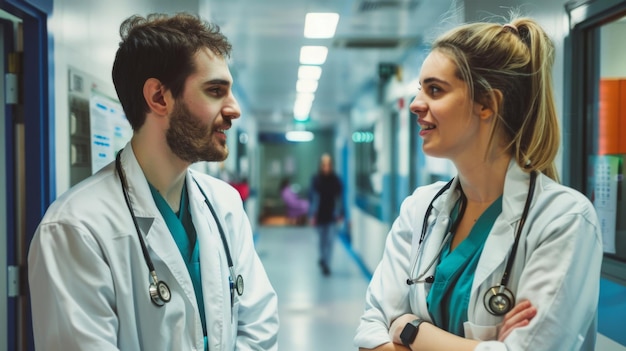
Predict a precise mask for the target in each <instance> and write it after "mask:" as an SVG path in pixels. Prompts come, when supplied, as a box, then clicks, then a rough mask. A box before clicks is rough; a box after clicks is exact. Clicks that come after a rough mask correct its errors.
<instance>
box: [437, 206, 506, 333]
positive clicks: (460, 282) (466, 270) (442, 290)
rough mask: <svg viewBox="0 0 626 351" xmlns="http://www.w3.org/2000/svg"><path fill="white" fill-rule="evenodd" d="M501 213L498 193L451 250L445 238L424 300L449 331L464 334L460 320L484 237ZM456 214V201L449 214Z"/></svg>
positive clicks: (463, 312)
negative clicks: (433, 278)
mask: <svg viewBox="0 0 626 351" xmlns="http://www.w3.org/2000/svg"><path fill="white" fill-rule="evenodd" d="M501 212H502V196H500V197H499V198H498V199H497V200H496V201H494V202H493V203H492V204H491V205H490V206H489V208H487V210H485V212H483V214H482V215H481V216H480V217H479V218H478V220H477V221H476V223H474V226H473V227H472V230H471V231H470V233H469V235H468V236H467V238H465V240H463V241H462V242H461V243H460V244H459V245H458V246H457V247H456V248H455V249H454V250H453V251H450V243H451V241H452V240H448V242H447V243H446V244H445V246H444V248H443V251H442V253H441V257H440V258H439V264H438V265H437V268H436V270H435V281H434V282H433V284H432V286H431V289H430V291H429V293H428V297H427V299H426V301H427V303H428V312H429V313H430V316H431V318H432V321H433V322H434V324H435V325H436V326H438V327H440V328H442V329H445V330H447V331H448V332H450V333H454V334H456V335H458V336H461V337H464V336H465V331H464V328H463V323H465V322H466V321H467V309H468V305H469V299H470V292H471V289H472V282H473V281H474V272H475V271H476V267H477V266H478V260H479V259H480V255H481V253H482V251H483V247H484V245H485V241H486V240H487V236H488V235H489V232H490V231H491V228H492V227H493V224H494V222H495V221H496V218H497V217H498V215H500V213H501ZM456 216H458V204H457V205H456V206H455V208H454V210H453V212H452V217H453V218H455V217H456Z"/></svg>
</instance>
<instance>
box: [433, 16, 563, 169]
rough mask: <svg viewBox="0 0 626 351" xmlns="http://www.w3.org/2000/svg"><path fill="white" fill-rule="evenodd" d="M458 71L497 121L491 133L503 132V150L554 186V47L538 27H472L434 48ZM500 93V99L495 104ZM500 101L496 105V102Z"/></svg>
mask: <svg viewBox="0 0 626 351" xmlns="http://www.w3.org/2000/svg"><path fill="white" fill-rule="evenodd" d="M432 49H433V50H438V51H439V52H441V53H443V54H445V55H446V56H447V57H449V58H450V59H451V60H452V61H453V62H454V63H455V64H456V66H457V76H458V78H459V79H461V80H463V81H465V82H466V83H467V84H468V89H469V93H470V96H471V98H472V100H474V101H476V102H478V103H482V104H485V105H488V106H489V107H490V108H492V109H493V110H494V112H495V115H496V116H497V118H496V121H495V123H494V125H493V129H492V131H491V136H490V140H489V145H490V147H491V146H493V143H494V135H495V132H496V131H502V133H503V135H504V137H505V141H506V143H507V144H506V151H507V152H510V153H511V155H512V156H513V157H514V158H515V160H516V161H517V163H518V164H519V165H520V166H521V167H522V168H524V169H525V170H527V171H528V172H530V171H532V170H538V171H540V172H542V173H544V174H545V175H547V176H548V177H550V178H552V179H554V180H557V181H558V173H557V170H556V167H555V164H554V159H555V158H556V154H557V152H558V148H559V145H560V132H559V125H558V119H557V116H556V108H555V105H554V96H553V91H552V76H551V72H552V65H553V63H554V44H553V43H552V40H551V39H550V38H549V37H548V35H547V34H546V33H545V31H544V30H543V29H542V28H541V26H539V24H538V23H537V22H535V21H534V20H532V19H530V18H517V19H514V20H512V21H510V23H508V24H506V25H501V24H495V23H484V22H482V23H470V24H465V25H462V26H460V27H457V28H454V29H452V30H450V31H448V32H447V33H445V34H443V35H442V36H440V37H439V38H438V39H437V40H435V42H434V43H433V47H432ZM497 91H499V92H500V93H501V94H502V95H501V97H502V98H501V99H498V93H497ZM496 102H498V103H496Z"/></svg>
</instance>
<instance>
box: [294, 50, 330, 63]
mask: <svg viewBox="0 0 626 351" xmlns="http://www.w3.org/2000/svg"><path fill="white" fill-rule="evenodd" d="M326 55H328V48H327V47H325V46H303V47H302V48H301V49H300V63H301V64H303V65H321V64H323V63H324V62H326Z"/></svg>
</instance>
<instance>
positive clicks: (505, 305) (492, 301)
mask: <svg viewBox="0 0 626 351" xmlns="http://www.w3.org/2000/svg"><path fill="white" fill-rule="evenodd" d="M536 180H537V172H536V171H532V172H530V185H529V187H528V194H527V196H526V203H525V204H524V210H523V211H522V217H521V219H520V221H519V223H518V226H517V231H516V234H515V241H514V242H513V246H512V248H511V255H510V256H509V258H508V260H507V263H506V267H505V269H504V273H503V274H502V279H501V280H500V284H499V285H496V286H493V287H491V288H490V289H488V290H487V293H485V296H484V299H483V300H484V301H483V302H484V303H485V307H486V308H487V311H488V312H489V313H491V314H493V315H496V316H500V315H504V314H505V313H507V312H508V311H510V310H511V309H512V308H513V304H514V303H515V296H514V294H513V293H512V292H511V291H510V290H509V289H508V288H507V284H508V282H509V275H510V272H511V269H512V268H513V262H514V261H515V255H516V253H517V247H518V245H519V240H520V237H521V234H522V228H523V227H524V224H525V222H526V218H527V217H528V211H529V210H530V205H531V202H532V198H533V194H534V192H535V183H536ZM453 181H454V178H453V179H452V180H450V181H449V182H448V183H446V185H444V186H443V187H442V188H441V189H440V190H439V191H438V192H437V194H435V196H434V197H433V199H432V200H431V202H430V204H428V208H427V209H426V215H425V216H424V222H423V224H422V232H421V235H420V239H419V248H421V246H422V242H423V241H424V239H425V238H426V231H427V228H428V218H429V217H430V214H431V212H432V210H433V204H434V202H435V200H436V199H437V198H438V197H439V196H441V195H442V194H443V193H444V192H445V191H446V190H448V189H449V188H450V186H451V185H452V182H453ZM461 196H462V204H461V212H460V213H459V216H457V219H456V220H455V222H454V223H453V225H452V228H451V230H450V231H448V234H446V236H445V237H444V239H443V241H442V243H441V245H440V247H439V249H438V253H437V255H436V257H435V259H434V260H433V261H432V262H431V263H430V264H428V267H427V268H426V269H425V271H424V272H423V273H422V274H419V275H418V276H417V278H413V279H411V278H408V279H407V280H406V283H407V285H413V284H415V283H432V282H433V281H434V277H433V276H429V277H427V278H426V279H425V280H421V279H422V278H423V277H424V276H425V275H426V274H427V272H428V270H430V268H431V267H432V265H433V264H434V263H435V261H436V260H437V257H439V255H441V251H442V250H443V247H444V246H445V243H446V242H447V241H448V239H449V238H450V237H451V234H452V233H454V231H455V230H456V227H457V225H458V223H459V221H460V219H461V218H462V217H463V212H464V210H465V201H466V200H465V196H464V195H461ZM418 250H419V249H418Z"/></svg>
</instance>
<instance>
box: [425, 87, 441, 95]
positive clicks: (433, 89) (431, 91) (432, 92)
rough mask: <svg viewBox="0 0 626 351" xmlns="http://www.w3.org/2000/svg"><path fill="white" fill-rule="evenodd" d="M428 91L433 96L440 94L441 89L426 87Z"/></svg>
mask: <svg viewBox="0 0 626 351" xmlns="http://www.w3.org/2000/svg"><path fill="white" fill-rule="evenodd" d="M428 91H429V92H430V93H431V94H433V95H434V94H437V93H439V92H441V89H439V87H438V86H435V85H431V86H430V87H428Z"/></svg>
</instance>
